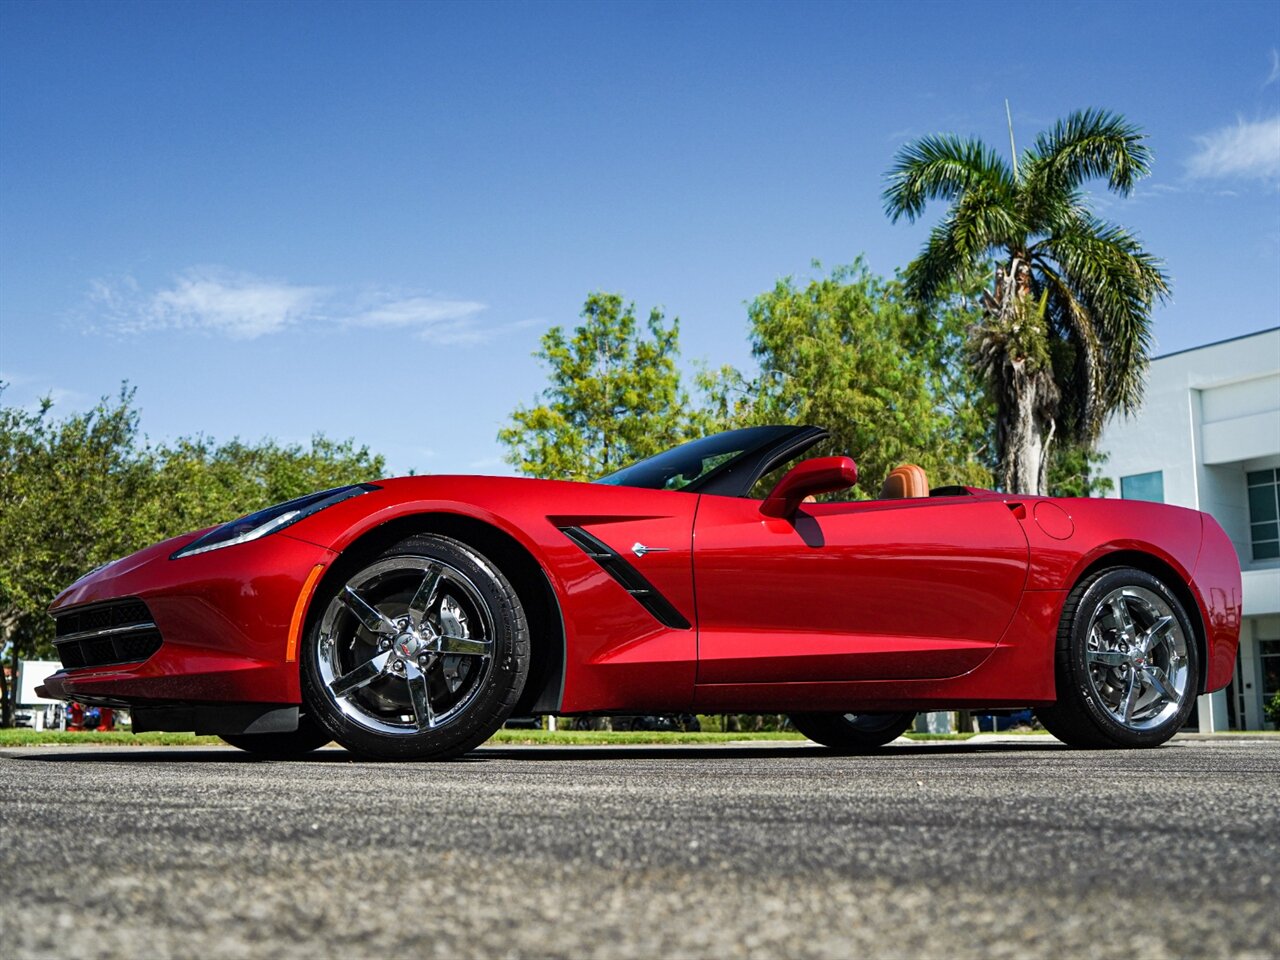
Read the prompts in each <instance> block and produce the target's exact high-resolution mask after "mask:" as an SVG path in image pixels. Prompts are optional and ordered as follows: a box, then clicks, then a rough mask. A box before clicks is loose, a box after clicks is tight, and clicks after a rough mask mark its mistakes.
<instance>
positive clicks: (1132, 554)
mask: <svg viewBox="0 0 1280 960" xmlns="http://www.w3.org/2000/svg"><path fill="white" fill-rule="evenodd" d="M1116 567H1133V568H1134V569H1135V570H1141V571H1142V572H1143V573H1149V574H1151V576H1153V577H1155V578H1156V579H1157V580H1159V581H1160V582H1161V583H1163V584H1164V585H1165V586H1166V587H1168V588H1169V591H1170V592H1171V593H1172V594H1173V595H1174V596H1175V597H1177V598H1178V602H1179V603H1181V604H1182V607H1183V609H1184V610H1186V611H1187V616H1188V617H1189V618H1190V620H1191V630H1192V632H1193V633H1194V634H1195V643H1196V652H1197V653H1198V654H1199V661H1200V676H1199V678H1198V679H1197V681H1196V683H1197V686H1198V689H1197V691H1196V693H1197V694H1202V693H1204V691H1205V684H1206V682H1207V680H1208V676H1209V669H1208V663H1209V661H1208V656H1209V644H1208V635H1207V632H1206V630H1205V623H1204V613H1203V611H1202V610H1201V609H1200V603H1199V601H1198V600H1197V599H1196V596H1195V594H1194V593H1192V591H1191V588H1190V587H1189V586H1188V585H1187V581H1186V580H1185V579H1184V578H1183V576H1182V574H1181V573H1179V571H1178V569H1177V568H1176V567H1174V566H1173V564H1171V563H1169V562H1168V561H1167V560H1164V559H1162V558H1161V557H1158V556H1156V555H1155V554H1153V553H1147V552H1145V551H1142V550H1134V549H1131V548H1130V549H1121V550H1113V551H1111V552H1110V553H1105V554H1103V555H1102V556H1100V557H1098V558H1097V559H1095V560H1093V561H1092V562H1091V563H1090V564H1089V565H1088V566H1086V567H1085V568H1084V569H1083V570H1081V571H1080V572H1079V573H1078V574H1077V576H1076V578H1075V580H1074V581H1073V582H1072V584H1071V587H1070V589H1072V590H1074V589H1075V588H1076V587H1078V586H1079V585H1080V584H1081V583H1083V582H1084V581H1085V580H1087V579H1088V578H1089V577H1092V576H1093V575H1094V574H1096V573H1101V572H1102V571H1104V570H1109V569H1113V568H1116Z"/></svg>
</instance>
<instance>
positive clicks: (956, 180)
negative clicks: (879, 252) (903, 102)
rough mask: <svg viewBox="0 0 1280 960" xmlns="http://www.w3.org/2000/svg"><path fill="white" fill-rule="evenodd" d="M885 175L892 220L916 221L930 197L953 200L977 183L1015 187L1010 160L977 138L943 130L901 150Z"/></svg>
mask: <svg viewBox="0 0 1280 960" xmlns="http://www.w3.org/2000/svg"><path fill="white" fill-rule="evenodd" d="M887 180H888V183H887V185H886V186H885V189H884V194H883V197H884V209H885V213H886V214H888V216H889V218H890V219H891V220H893V221H894V222H897V220H899V219H900V218H902V217H906V218H907V219H908V220H912V221H914V220H915V219H916V217H918V216H920V214H921V213H922V212H923V211H924V208H925V204H926V203H928V202H929V201H930V200H954V199H956V198H957V197H961V196H963V195H964V194H965V193H967V192H968V191H970V190H972V189H974V188H975V187H978V186H985V187H987V188H988V189H1003V190H1006V191H1010V192H1011V191H1012V190H1013V188H1014V180H1013V173H1012V171H1011V170H1010V169H1009V166H1008V164H1007V163H1005V162H1004V160H1003V159H1001V158H1000V156H999V155H998V154H997V153H996V152H995V151H994V150H992V149H991V148H989V147H988V146H987V145H986V144H984V143H983V142H982V141H981V140H975V139H969V140H965V139H962V138H960V137H956V136H947V135H941V134H940V135H937V136H932V137H923V138H921V139H920V140H916V141H914V142H912V143H909V144H907V145H906V146H905V147H903V148H902V149H901V150H899V151H898V155H897V157H895V158H894V164H893V167H892V168H891V169H890V170H889V173H888V176H887Z"/></svg>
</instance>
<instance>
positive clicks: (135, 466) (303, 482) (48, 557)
mask: <svg viewBox="0 0 1280 960" xmlns="http://www.w3.org/2000/svg"><path fill="white" fill-rule="evenodd" d="M2 395H3V385H2V384H0V396H2ZM133 399H134V392H133V391H132V390H131V389H129V388H127V387H123V388H122V389H121V391H120V393H119V395H117V396H116V397H114V398H103V399H102V400H101V401H100V402H99V403H98V405H97V406H96V407H94V408H93V409H92V410H90V411H89V412H87V413H83V414H73V415H71V416H68V417H66V418H65V419H62V420H57V419H55V418H54V417H53V416H52V415H51V407H52V403H51V402H50V401H48V400H45V401H44V402H43V403H41V404H40V406H39V407H38V408H37V409H36V410H34V411H30V410H24V409H22V408H19V407H8V406H3V405H2V404H0V660H8V662H9V664H10V665H11V668H12V669H13V673H14V676H15V677H16V668H17V663H18V661H19V660H24V659H31V658H40V657H49V656H52V655H53V648H52V646H51V641H52V634H53V621H52V618H50V617H49V616H48V615H47V614H46V613H45V609H46V608H47V607H48V605H49V604H50V603H51V602H52V601H53V599H54V597H55V596H56V595H57V594H58V593H59V592H60V591H61V590H63V589H64V588H66V587H67V586H69V585H70V584H71V583H72V582H73V581H74V580H75V579H76V578H78V577H80V576H81V575H83V574H84V573H86V572H88V571H89V570H91V569H92V568H94V567H96V566H98V565H100V564H103V563H106V562H108V561H110V560H114V559H115V558H117V557H120V556H124V555H126V554H128V553H131V552H133V551H134V550H137V549H139V548H140V547H143V546H146V545H147V544H149V543H152V542H154V541H156V540H161V539H164V538H166V537H171V536H174V535H176V534H179V533H184V532H186V531H188V530H192V529H197V528H200V527H205V526H209V525H211V524H214V523H219V522H222V521H224V520H230V519H233V518H235V517H238V516H241V515H243V514H245V513H249V512H251V511H253V510H257V509H260V508H261V507H264V506H267V505H269V504H271V503H278V502H280V501H281V500H288V499H290V498H291V497H295V496H300V495H301V494H304V493H309V492H312V491H314V490H320V489H325V488H327V487H333V486H339V485H341V484H344V483H352V482H355V481H359V480H369V479H373V478H376V477H377V476H379V475H381V473H382V471H383V469H384V466H385V465H384V462H383V459H382V458H381V457H380V456H375V455H373V454H371V453H370V452H369V450H368V448H366V447H356V446H355V445H354V444H353V443H352V442H351V441H342V442H338V441H333V440H329V439H327V438H325V437H323V436H317V437H315V438H314V439H313V440H312V442H311V444H310V446H303V445H301V444H291V445H281V444H278V443H276V442H275V441H270V440H268V441H263V442H261V443H258V444H248V443H244V442H242V441H239V440H233V441H231V442H229V443H226V444H221V445H220V444H217V443H216V442H214V441H212V440H209V439H206V438H197V439H188V438H182V439H179V440H177V441H174V442H173V443H172V444H167V445H160V446H158V447H152V446H151V445H149V444H147V443H146V441H145V439H144V438H143V437H142V436H141V434H140V432H139V416H138V411H137V409H136V408H135V407H134V404H133ZM12 693H13V691H12V690H11V689H10V688H9V684H8V682H7V681H6V680H4V679H3V678H2V677H0V695H2V698H0V703H2V704H3V711H2V714H0V723H3V724H5V725H7V724H9V723H11V722H12V715H13V703H12V699H13V697H12Z"/></svg>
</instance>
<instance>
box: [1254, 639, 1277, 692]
mask: <svg viewBox="0 0 1280 960" xmlns="http://www.w3.org/2000/svg"><path fill="white" fill-rule="evenodd" d="M1258 666H1259V667H1261V668H1262V705H1263V707H1264V708H1265V707H1266V705H1267V704H1268V703H1270V702H1271V698H1272V697H1274V696H1275V695H1276V694H1277V693H1280V640H1259V641H1258Z"/></svg>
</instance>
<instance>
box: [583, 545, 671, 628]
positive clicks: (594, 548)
mask: <svg viewBox="0 0 1280 960" xmlns="http://www.w3.org/2000/svg"><path fill="white" fill-rule="evenodd" d="M559 529H560V532H561V533H563V534H564V535H565V536H566V537H568V538H569V539H570V540H572V541H573V542H574V543H576V544H577V545H578V546H579V547H580V548H581V549H582V552H583V553H585V554H586V555H587V556H588V557H590V558H591V559H592V560H594V561H595V562H596V563H598V564H600V566H601V567H602V568H603V569H604V572H605V573H607V574H609V576H611V577H613V579H614V580H616V581H618V583H620V584H621V585H622V588H623V589H624V590H626V591H627V593H629V594H631V596H633V597H635V599H636V602H637V603H639V604H640V606H642V607H644V608H645V609H646V610H648V611H649V612H650V613H651V614H653V617H654V619H655V620H657V621H658V622H659V623H660V624H662V625H663V626H664V627H671V628H672V629H674V630H688V629H689V628H690V623H689V621H688V620H686V619H685V618H684V616H683V615H682V614H681V613H680V611H679V610H677V609H676V608H675V607H673V606H672V605H671V601H670V600H668V599H667V598H666V597H664V596H663V595H662V594H661V593H659V592H658V588H657V587H655V586H654V585H653V584H652V583H650V582H649V581H648V580H646V579H645V578H644V576H643V575H642V574H641V573H640V571H639V570H637V569H636V568H635V567H633V566H632V565H631V564H629V563H627V561H626V560H624V559H623V558H622V557H621V556H620V555H619V554H618V553H617V551H615V550H614V549H613V548H612V547H610V546H609V545H608V544H607V543H605V542H603V541H602V540H599V539H597V538H596V537H593V536H592V535H591V534H589V533H587V531H585V530H583V529H582V528H581V527H560V528H559Z"/></svg>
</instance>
